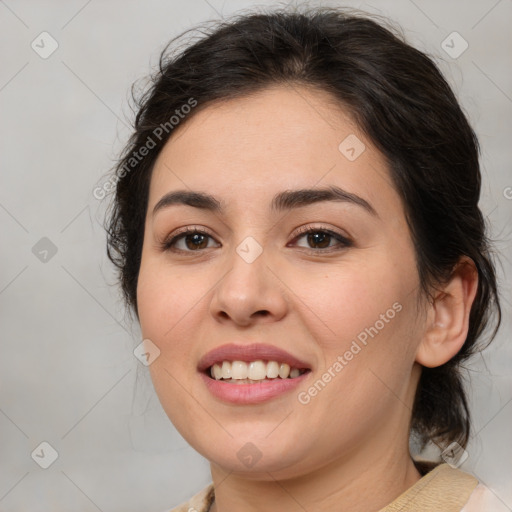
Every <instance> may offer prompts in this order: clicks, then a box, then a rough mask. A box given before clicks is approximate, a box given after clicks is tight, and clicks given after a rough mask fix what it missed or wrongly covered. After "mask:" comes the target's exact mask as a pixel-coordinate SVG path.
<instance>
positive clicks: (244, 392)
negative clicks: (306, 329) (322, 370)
mask: <svg viewBox="0 0 512 512" xmlns="http://www.w3.org/2000/svg"><path fill="white" fill-rule="evenodd" d="M258 359H261V360H263V361H277V362H279V363H287V364H289V365H290V367H291V368H298V369H306V370H308V371H306V372H305V373H303V374H301V375H299V376H298V377H295V378H293V379H290V378H287V379H281V378H279V377H278V378H275V379H271V380H266V381H262V382H257V383H254V384H232V383H230V382H225V381H222V380H215V379H212V378H211V377H210V376H209V374H208V372H207V369H208V368H210V366H212V365H214V364H215V363H222V361H245V362H246V363H249V362H251V361H257V360H258ZM197 369H198V371H199V372H200V376H201V378H202V379H203V382H204V383H205V385H206V387H207V388H208V390H209V391H210V393H211V394H212V395H213V396H214V397H216V398H218V399H220V400H222V401H225V402H229V403H234V404H239V405H243V404H258V403H261V402H265V401H267V400H270V399H272V398H274V397H277V396H278V395H281V394H283V393H286V392H288V391H291V390H292V389H294V388H296V387H297V386H298V385H299V384H301V383H302V382H303V381H304V379H306V378H308V375H309V374H310V373H311V365H310V364H308V363H306V362H305V361H302V360H301V359H299V358H298V357H295V356H293V355H292V354H290V353H289V352H286V350H283V349H281V348H278V347H275V346H273V345H266V344H264V343H252V344H247V345H236V344H233V343H229V344H226V345H221V346H220V347H216V348H214V349H213V350H211V351H210V352H208V353H207V354H205V355H204V356H203V357H202V358H201V359H200V360H199V363H198V365H197Z"/></svg>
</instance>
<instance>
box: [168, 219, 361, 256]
mask: <svg viewBox="0 0 512 512" xmlns="http://www.w3.org/2000/svg"><path fill="white" fill-rule="evenodd" d="M310 233H323V234H326V235H329V236H331V237H333V238H335V239H336V240H337V241H338V242H339V243H338V247H336V246H333V247H328V248H326V249H312V248H303V249H305V250H306V251H307V252H310V253H312V254H318V253H323V254H326V253H331V252H335V251H340V250H343V249H345V248H347V247H351V246H352V245H353V243H352V241H351V240H349V239H348V238H346V237H345V236H343V235H341V234H340V233H336V232H335V231H332V230H330V229H325V228H316V227H308V226H306V227H305V228H300V229H299V232H298V233H297V234H296V235H295V237H294V239H293V241H296V240H297V239H298V238H301V237H303V236H305V235H308V234H310ZM192 234H199V235H204V236H207V237H210V238H213V237H212V236H211V235H210V233H208V232H207V231H205V230H204V229H202V228H195V227H190V226H189V227H187V228H185V229H184V230H182V231H181V232H179V233H177V234H176V235H174V236H172V237H168V238H167V239H165V240H164V241H163V242H162V244H161V249H162V250H163V251H173V252H181V253H195V252H201V251H202V250H201V249H198V250H196V251H190V250H183V249H176V248H173V245H175V244H176V242H177V241H178V240H180V239H182V238H185V237H186V236H188V235H192Z"/></svg>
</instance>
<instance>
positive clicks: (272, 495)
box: [210, 436, 421, 512]
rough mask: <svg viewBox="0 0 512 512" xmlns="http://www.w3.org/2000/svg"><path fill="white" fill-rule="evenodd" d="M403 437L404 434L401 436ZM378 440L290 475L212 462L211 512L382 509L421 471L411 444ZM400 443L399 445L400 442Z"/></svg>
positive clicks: (357, 511) (359, 511)
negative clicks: (253, 474)
mask: <svg viewBox="0 0 512 512" xmlns="http://www.w3.org/2000/svg"><path fill="white" fill-rule="evenodd" d="M397 437H398V436H397ZM371 444H372V443H370V444H367V445H366V446H365V447H364V452H365V453H361V452H359V453H357V454H353V455H352V456H348V457H343V460H340V459H336V460H334V461H333V462H332V463H330V464H328V465H326V466H324V467H322V468H321V469H319V470H317V471H314V472H312V473H309V474H307V475H301V476H299V477H295V478H289V479H286V480H281V481H279V480H277V479H275V478H273V477H272V474H271V473H267V475H268V479H265V480H251V479H247V478H244V476H243V475H239V474H235V473H230V472H226V471H225V470H223V469H222V468H220V467H219V466H217V465H215V464H213V463H212V465H211V473H212V479H213V483H214V488H215V502H214V504H213V505H212V507H211V509H210V510H211V512H236V511H239V510H244V512H261V511H269V510H279V511H280V512H304V510H315V512H332V511H334V510H344V511H347V512H377V511H379V510H380V509H382V508H383V507H385V506H386V505H388V504H389V503H391V502H392V501H393V500H394V499H395V498H397V497H398V496H399V495H400V494H402V493H403V492H404V491H406V490H407V489H408V488H409V487H411V486H412V485H414V484H415V483H416V482H417V481H418V480H419V479H420V478H421V475H420V473H419V472H418V470H417V469H416V467H415V465H414V463H413V461H412V459H411V458H410V455H409V450H408V446H407V447H402V449H401V450H399V452H400V453H397V450H396V449H395V450H392V449H391V448H390V447H392V446H393V443H391V444H390V445H388V446H387V447H383V448H382V449H381V450H376V447H375V446H371ZM395 446H396V445H395Z"/></svg>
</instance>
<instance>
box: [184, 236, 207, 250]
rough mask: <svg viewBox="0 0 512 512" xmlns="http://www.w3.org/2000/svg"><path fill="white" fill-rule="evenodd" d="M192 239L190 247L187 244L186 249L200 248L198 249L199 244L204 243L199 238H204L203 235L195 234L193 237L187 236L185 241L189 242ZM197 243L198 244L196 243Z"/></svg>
mask: <svg viewBox="0 0 512 512" xmlns="http://www.w3.org/2000/svg"><path fill="white" fill-rule="evenodd" d="M191 238H192V240H193V242H192V245H189V244H188V243H187V247H188V248H189V249H198V248H202V247H200V244H201V243H202V242H203V243H204V240H201V238H205V235H202V234H201V233H195V234H194V235H189V236H188V237H187V240H190V239H191ZM197 242H198V243H197Z"/></svg>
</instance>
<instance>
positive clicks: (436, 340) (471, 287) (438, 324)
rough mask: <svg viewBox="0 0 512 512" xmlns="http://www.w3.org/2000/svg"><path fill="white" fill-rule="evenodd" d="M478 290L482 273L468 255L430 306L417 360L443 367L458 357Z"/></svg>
mask: <svg viewBox="0 0 512 512" xmlns="http://www.w3.org/2000/svg"><path fill="white" fill-rule="evenodd" d="M477 289H478V272H477V270H476V266H475V263H474V262H473V260H472V259H470V258H468V257H466V256H464V257H462V258H461V259H460V260H459V262H458V263H457V265H456V266H455V268H454V270H453V272H452V276H451V277H450V279H449V281H448V282H447V283H446V284H444V285H443V286H442V288H438V289H437V291H436V295H435V297H434V300H433V302H432V303H431V304H430V305H429V306H428V307H429V311H428V314H427V323H426V330H425V333H424V335H423V339H422V340H421V343H420V344H419V346H418V350H417V352H416V362H417V363H419V364H421V365H423V366H426V367H428V368H434V367H436V366H441V365H442V364H444V363H446V362H448V361H449V360H450V359H451V358H452V357H454V356H455V355H456V354H457V352H459V350H460V349H461V348H462V346H463V345H464V342H465V341H466V336H467V334H468V328H469V313H470V311H471V306H472V304H473V301H474V299H475V296H476V292H477Z"/></svg>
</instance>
